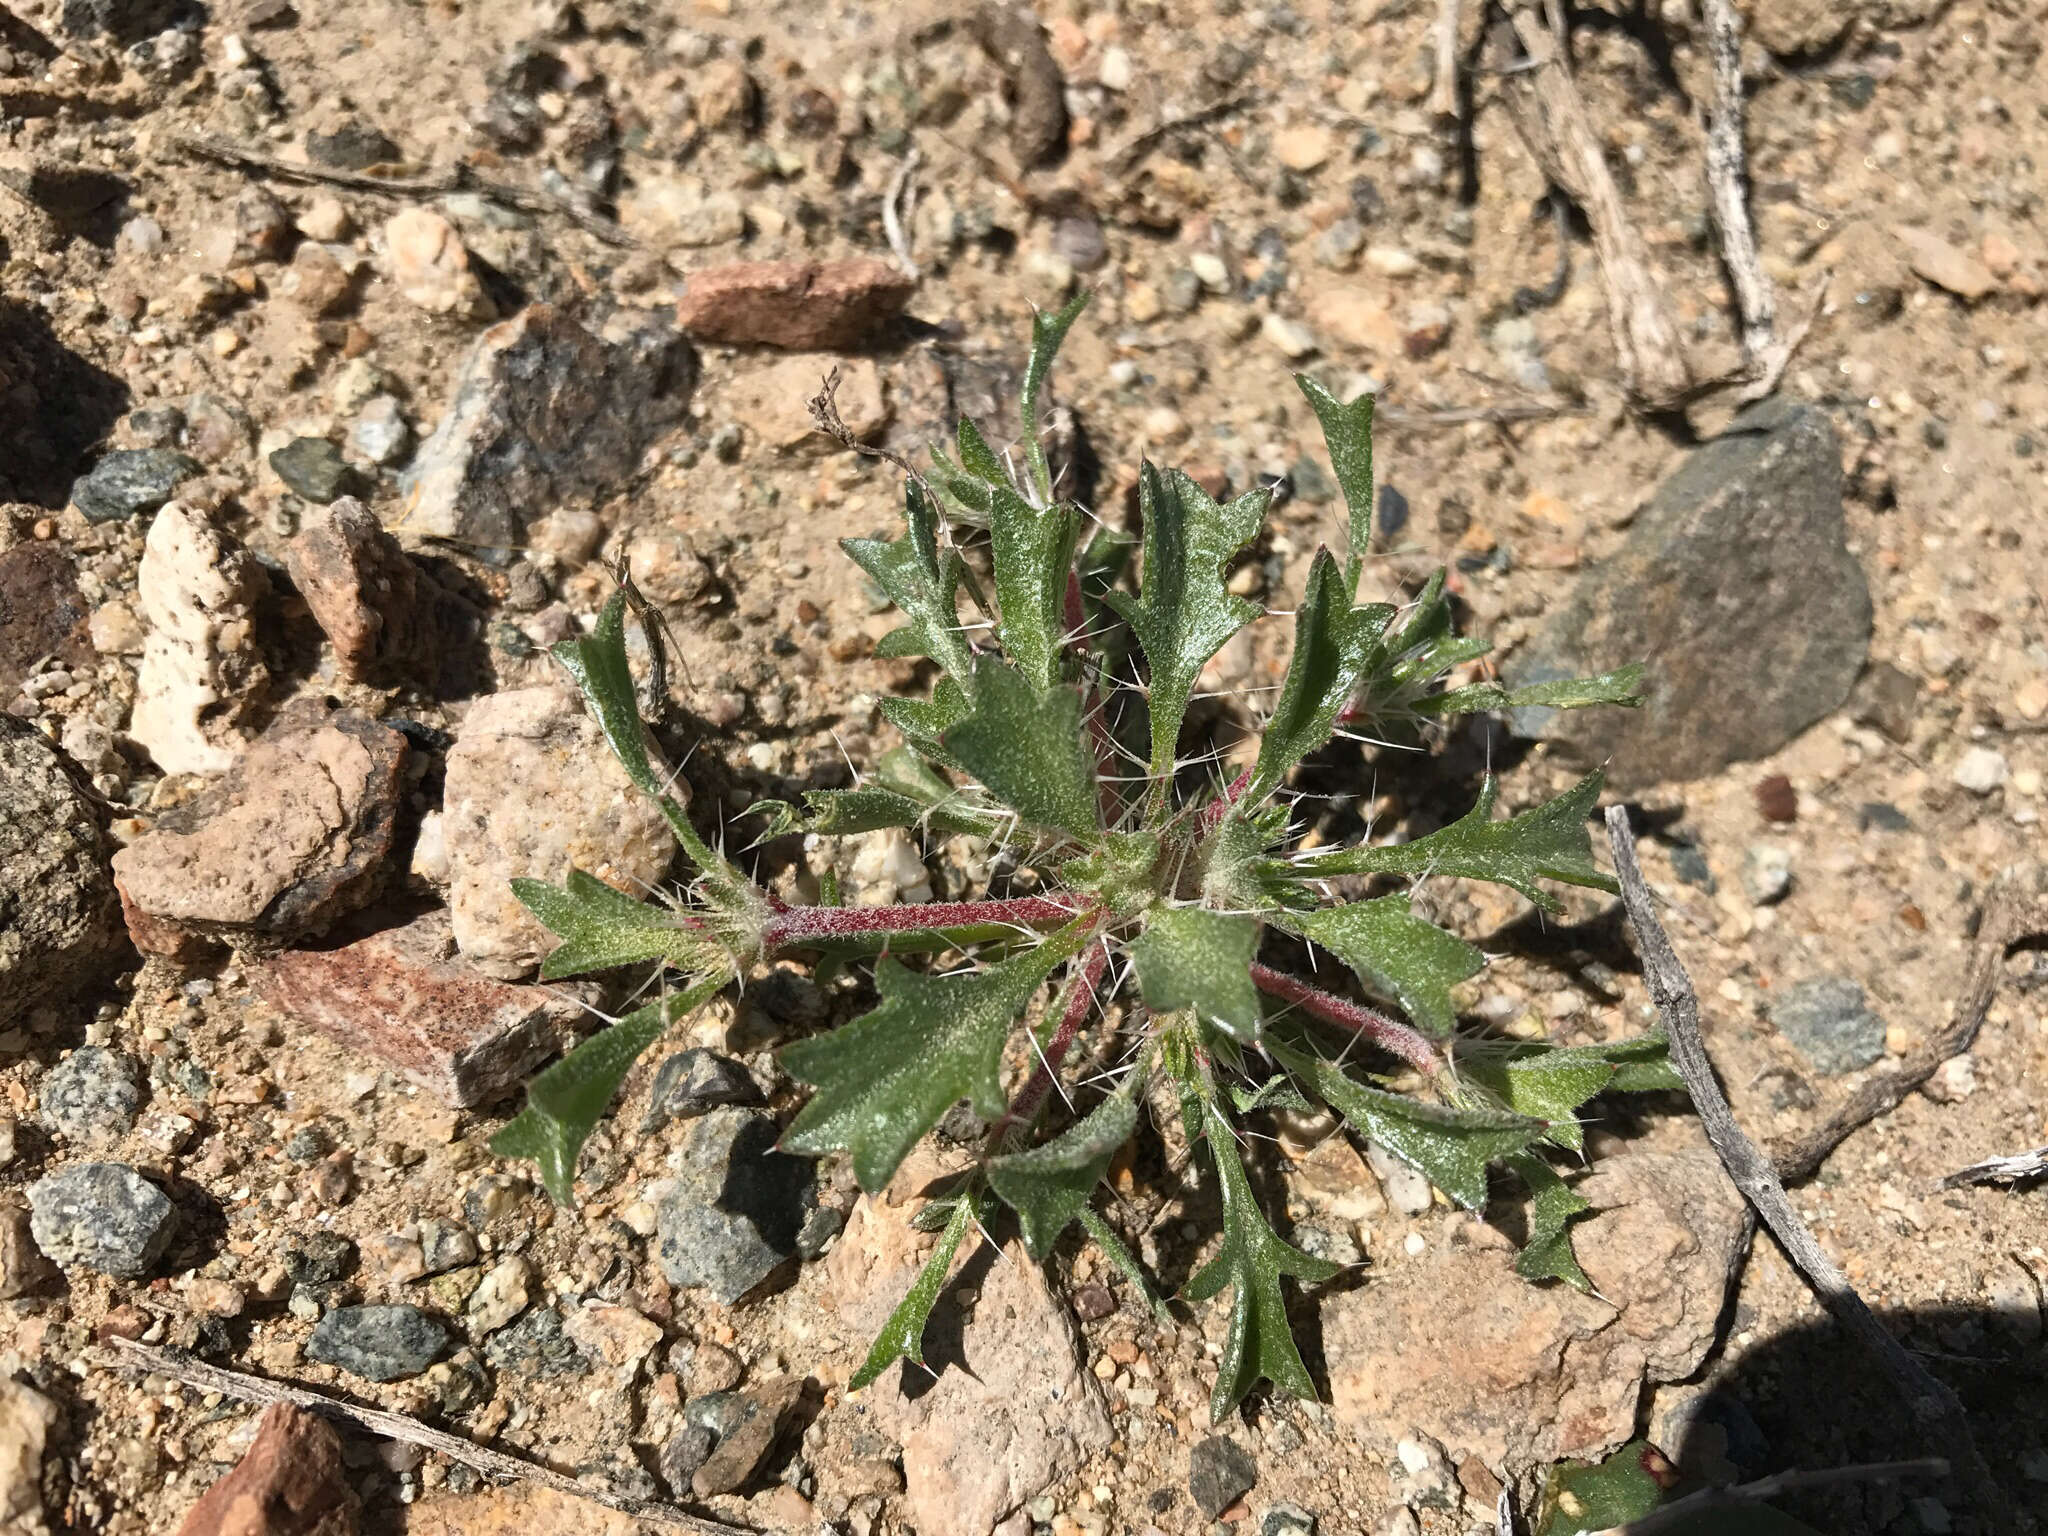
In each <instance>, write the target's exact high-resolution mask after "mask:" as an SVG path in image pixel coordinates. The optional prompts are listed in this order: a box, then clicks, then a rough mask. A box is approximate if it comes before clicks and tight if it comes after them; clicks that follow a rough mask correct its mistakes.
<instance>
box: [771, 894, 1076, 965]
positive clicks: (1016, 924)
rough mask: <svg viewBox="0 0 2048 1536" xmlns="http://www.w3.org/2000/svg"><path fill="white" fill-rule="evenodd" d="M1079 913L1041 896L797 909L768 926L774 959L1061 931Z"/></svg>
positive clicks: (779, 916)
mask: <svg viewBox="0 0 2048 1536" xmlns="http://www.w3.org/2000/svg"><path fill="white" fill-rule="evenodd" d="M1076 915H1077V914H1076V912H1075V910H1074V908H1072V907H1067V906H1062V905H1061V904H1060V903H1058V902H1056V901H1047V900H1045V899H1044V898H1042V897H1038V896H1018V897H1013V898H1011V899H1008V900H1003V901H928V902H922V903H910V904H905V905H902V906H893V907H791V908H789V909H788V910H787V911H783V912H777V913H775V914H774V915H773V916H772V917H770V918H769V919H768V921H767V922H766V923H765V924H763V925H762V929H761V948H762V949H763V951H765V952H768V953H777V952H780V951H782V950H785V949H807V948H811V947H814V946H816V945H819V944H832V943H838V942H843V941H846V940H849V939H852V940H859V939H864V938H871V937H881V936H886V935H889V934H898V933H901V934H913V933H920V934H922V933H944V932H950V931H952V930H954V929H965V930H970V931H979V930H989V931H990V932H992V933H1001V932H1004V931H1008V930H1014V929H1016V928H1020V927H1021V928H1057V927H1059V926H1060V925H1061V924H1062V923H1068V922H1072V921H1073V920H1074V917H1075V916H1076Z"/></svg>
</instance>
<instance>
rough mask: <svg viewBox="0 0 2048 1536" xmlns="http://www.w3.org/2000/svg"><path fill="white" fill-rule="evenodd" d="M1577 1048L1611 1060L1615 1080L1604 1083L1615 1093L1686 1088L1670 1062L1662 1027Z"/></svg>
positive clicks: (1682, 1079) (1668, 1049)
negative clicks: (1628, 1038) (1596, 1053)
mask: <svg viewBox="0 0 2048 1536" xmlns="http://www.w3.org/2000/svg"><path fill="white" fill-rule="evenodd" d="M1576 1049H1581V1050H1588V1051H1598V1052H1599V1053H1600V1056H1601V1059H1602V1060H1605V1061H1608V1062H1611V1063H1612V1064H1613V1066H1614V1081H1612V1082H1611V1083H1609V1084H1608V1085H1607V1086H1608V1087H1609V1088H1612V1089H1613V1090H1614V1091H1615V1092H1617V1093H1683V1092H1685V1079H1684V1078H1682V1077H1680V1076H1679V1075H1678V1068H1676V1067H1674V1066H1672V1065H1671V1042H1670V1041H1669V1040H1667V1039H1666V1038H1665V1037H1664V1031H1663V1030H1661V1029H1653V1030H1651V1031H1650V1033H1648V1034H1647V1035H1637V1036H1635V1037H1634V1038H1633V1039H1630V1040H1610V1041H1608V1042H1607V1043H1606V1044H1605V1045H1589V1046H1581V1047H1576Z"/></svg>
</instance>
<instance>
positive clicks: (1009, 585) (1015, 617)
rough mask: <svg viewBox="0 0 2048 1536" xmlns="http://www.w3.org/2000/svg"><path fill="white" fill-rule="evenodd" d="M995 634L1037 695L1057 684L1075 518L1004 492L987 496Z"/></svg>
mask: <svg viewBox="0 0 2048 1536" xmlns="http://www.w3.org/2000/svg"><path fill="white" fill-rule="evenodd" d="M990 499H991V503H992V513H991V517H990V521H989V545H990V552H991V553H992V554H993V556H994V558H995V573H996V607H997V609H998V611H999V612H1000V613H1001V615H1002V618H1001V622H1000V624H999V625H998V633H999V634H1000V635H1001V636H1002V641H1003V649H1004V650H1005V651H1007V652H1008V653H1009V655H1010V659H1011V660H1012V661H1013V662H1015V663H1016V665H1017V669H1018V671H1020V672H1022V673H1023V674H1024V676H1025V677H1027V678H1029V679H1030V680H1031V684H1032V686H1033V687H1035V688H1037V689H1038V690H1039V691H1041V692H1043V691H1044V690H1046V689H1048V688H1051V687H1052V686H1053V685H1054V684H1056V683H1057V682H1058V681H1059V680H1060V673H1061V670H1062V667H1061V663H1062V659H1063V657H1064V654H1065V650H1066V630H1067V623H1066V596H1067V578H1068V576H1069V575H1070V574H1071V573H1072V571H1073V569H1074V549H1075V545H1076V543H1077V542H1078V540H1079V539H1080V536H1081V516H1080V514H1079V513H1078V512H1076V511H1075V510H1074V508H1073V507H1072V506H1070V505H1068V504H1066V503H1064V502H1053V503H1051V504H1049V505H1046V506H1042V507H1038V506H1033V505H1032V504H1031V503H1030V502H1028V501H1026V500H1025V499H1024V498H1023V497H1022V496H1020V495H1018V494H1017V492H1016V491H1014V490H1012V489H1010V487H1009V486H1007V485H1004V486H998V487H995V488H993V489H992V491H991V494H990Z"/></svg>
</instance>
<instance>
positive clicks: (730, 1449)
mask: <svg viewBox="0 0 2048 1536" xmlns="http://www.w3.org/2000/svg"><path fill="white" fill-rule="evenodd" d="M803 1395H804V1383H803V1378H802V1377H800V1376H782V1377H778V1378H777V1379H776V1380H774V1381H767V1382H763V1383H762V1384H761V1385H760V1386H758V1387H749V1388H748V1389H747V1390H746V1391H745V1392H741V1393H736V1394H734V1397H733V1408H734V1410H735V1411H733V1412H732V1413H730V1414H729V1415H728V1416H727V1418H726V1422H725V1423H724V1425H723V1426H722V1427H721V1428H720V1429H719V1431H718V1439H717V1442H716V1444H715V1445H714V1446H713V1448H712V1451H711V1454H710V1456H709V1457H707V1458H706V1459H705V1461H704V1462H703V1464H702V1465H701V1466H699V1467H698V1468H697V1469H696V1471H695V1472H694V1473H692V1474H691V1477H690V1489H691V1491H692V1492H693V1493H695V1494H696V1495H697V1497H698V1498H700V1499H708V1498H713V1497H715V1496H716V1495H718V1494H721V1493H733V1492H736V1491H738V1490H739V1489H741V1488H744V1487H745V1486H746V1485H747V1484H748V1483H749V1482H750V1481H751V1480H752V1479H753V1477H754V1474H755V1473H756V1472H758V1471H760V1470H761V1464H762V1463H763V1462H765V1461H766V1460H767V1459H768V1456H769V1453H770V1452H772V1451H773V1450H774V1449H775V1442H776V1441H777V1440H779V1439H780V1438H781V1436H782V1422H783V1420H784V1418H786V1417H787V1416H788V1414H789V1410H790V1409H791V1408H793V1407H795V1406H796V1403H797V1401H798V1400H799V1399H800V1398H801V1397H802V1396H803Z"/></svg>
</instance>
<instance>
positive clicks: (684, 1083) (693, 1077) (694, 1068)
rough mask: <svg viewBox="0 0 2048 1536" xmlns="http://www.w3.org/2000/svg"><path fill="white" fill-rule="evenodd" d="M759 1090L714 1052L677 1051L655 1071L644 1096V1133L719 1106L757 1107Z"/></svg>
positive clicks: (733, 1064) (748, 1076) (728, 1060)
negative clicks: (650, 1084)
mask: <svg viewBox="0 0 2048 1536" xmlns="http://www.w3.org/2000/svg"><path fill="white" fill-rule="evenodd" d="M760 1102H761V1090H760V1087H759V1086H758V1085H757V1084H756V1083H755V1082H754V1079H753V1076H752V1075H751V1074H750V1073H749V1072H748V1071H747V1069H746V1068H745V1067H744V1066H742V1065H741V1064H740V1063H739V1062H737V1061H734V1060H733V1059H732V1058H731V1057H730V1056H721V1055H719V1054H718V1053H717V1052H716V1051H709V1050H704V1049H701V1048H699V1049H693V1050H687V1051H678V1052H676V1053H675V1055H673V1056H670V1057H669V1058H668V1059H667V1060H665V1061H663V1062H662V1064H661V1065H660V1066H659V1067H657V1068H656V1069H655V1072H654V1086H653V1087H652V1088H651V1089H650V1090H649V1092H648V1096H647V1120H646V1124H645V1126H644V1129H646V1130H650V1131H651V1130H654V1129H655V1128H656V1127H658V1126H660V1125H663V1124H665V1123H666V1122H668V1121H670V1120H688V1119H693V1118H695V1117H696V1116H698V1115H701V1114H703V1113H705V1112H706V1111H707V1110H711V1109H716V1108H718V1107H719V1106H720V1105H722V1104H759V1103H760Z"/></svg>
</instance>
